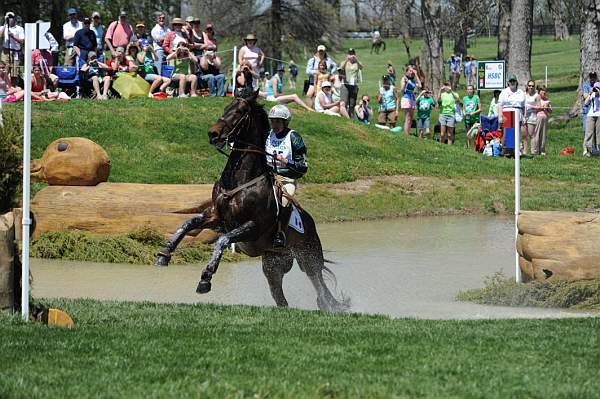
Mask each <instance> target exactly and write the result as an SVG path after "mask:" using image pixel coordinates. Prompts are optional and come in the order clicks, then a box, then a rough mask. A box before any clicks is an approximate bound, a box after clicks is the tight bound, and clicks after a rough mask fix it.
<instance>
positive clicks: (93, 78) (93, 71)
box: [81, 51, 110, 100]
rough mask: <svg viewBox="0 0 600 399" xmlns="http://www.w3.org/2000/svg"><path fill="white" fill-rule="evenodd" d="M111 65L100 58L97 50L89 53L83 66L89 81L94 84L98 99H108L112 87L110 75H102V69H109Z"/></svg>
mask: <svg viewBox="0 0 600 399" xmlns="http://www.w3.org/2000/svg"><path fill="white" fill-rule="evenodd" d="M109 68H110V67H109V66H108V65H106V64H105V63H103V62H101V61H100V60H99V59H98V56H97V54H96V52H95V51H90V52H89V53H88V57H87V62H86V63H84V64H83V66H82V67H81V72H84V76H85V78H86V80H87V81H88V82H90V83H91V84H92V87H93V88H94V91H95V92H96V94H95V96H96V100H106V99H108V90H109V89H110V77H108V76H102V72H101V70H102V69H104V70H107V69H109ZM100 83H102V91H100Z"/></svg>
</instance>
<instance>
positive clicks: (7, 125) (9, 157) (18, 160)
mask: <svg viewBox="0 0 600 399" xmlns="http://www.w3.org/2000/svg"><path fill="white" fill-rule="evenodd" d="M3 119H4V127H0V213H4V212H7V211H9V210H10V209H11V208H13V207H14V206H15V205H17V203H18V200H17V195H18V194H19V192H20V188H21V180H22V173H21V164H22V159H23V134H22V131H23V128H22V123H21V121H20V119H19V118H18V115H17V113H16V112H15V111H14V110H11V109H10V108H9V109H6V108H4V112H3Z"/></svg>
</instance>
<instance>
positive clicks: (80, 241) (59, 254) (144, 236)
mask: <svg viewBox="0 0 600 399" xmlns="http://www.w3.org/2000/svg"><path fill="white" fill-rule="evenodd" d="M164 242H165V238H164V236H163V235H161V234H160V233H158V232H157V231H156V230H153V229H152V228H150V227H143V228H141V229H139V230H136V231H134V232H132V233H129V234H127V235H93V234H89V233H86V232H83V231H77V230H70V231H58V232H51V233H45V234H42V235H41V236H40V237H39V238H37V239H36V240H33V242H32V244H31V249H30V251H31V256H32V257H36V258H45V259H63V260H78V261H89V262H108V263H135V264H151V263H153V262H154V257H155V255H156V253H157V252H158V251H159V250H160V249H161V248H162V246H163V245H164ZM211 255H212V245H207V244H203V243H194V244H192V245H181V246H180V248H178V250H177V252H176V253H175V254H174V255H173V258H172V260H171V262H172V263H173V264H181V263H202V262H206V261H208V260H209V259H210V256H211ZM243 258H244V257H243V256H242V255H240V254H232V253H230V252H229V251H226V252H225V254H224V255H223V259H224V260H225V261H239V260H242V259H243Z"/></svg>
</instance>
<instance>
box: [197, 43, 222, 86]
mask: <svg viewBox="0 0 600 399" xmlns="http://www.w3.org/2000/svg"><path fill="white" fill-rule="evenodd" d="M220 67H221V58H220V57H218V56H217V55H216V54H215V52H214V51H212V50H207V51H206V52H205V53H204V56H203V57H202V58H200V70H201V71H202V80H204V81H206V82H207V83H208V93H209V94H210V95H211V96H213V97H214V96H219V97H223V96H224V95H225V75H223V74H222V73H221V72H220V70H219V68H220Z"/></svg>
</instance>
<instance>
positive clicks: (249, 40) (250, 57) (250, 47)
mask: <svg viewBox="0 0 600 399" xmlns="http://www.w3.org/2000/svg"><path fill="white" fill-rule="evenodd" d="M244 42H245V45H244V46H243V47H242V48H241V49H240V52H239V54H238V62H239V63H240V65H241V64H242V63H243V62H244V61H246V62H248V63H250V66H251V67H252V75H253V76H254V80H253V81H252V87H254V89H255V90H256V89H257V88H258V87H257V83H258V82H256V77H257V76H258V75H259V72H260V71H259V69H260V67H261V65H262V64H263V62H264V60H265V54H264V53H263V52H262V50H261V49H260V48H258V47H256V42H257V40H256V36H254V34H252V33H249V34H248V35H246V38H245V39H244Z"/></svg>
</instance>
